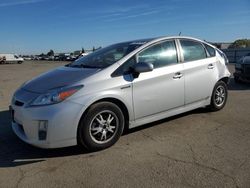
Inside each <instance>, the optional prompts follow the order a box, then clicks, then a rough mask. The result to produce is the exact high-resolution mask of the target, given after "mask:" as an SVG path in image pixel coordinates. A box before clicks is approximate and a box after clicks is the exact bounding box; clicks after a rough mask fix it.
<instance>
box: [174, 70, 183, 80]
mask: <svg viewBox="0 0 250 188" xmlns="http://www.w3.org/2000/svg"><path fill="white" fill-rule="evenodd" d="M182 76H183V74H181V73H180V72H176V73H175V74H174V76H173V79H180V78H181V77H182Z"/></svg>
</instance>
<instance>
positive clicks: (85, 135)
mask: <svg viewBox="0 0 250 188" xmlns="http://www.w3.org/2000/svg"><path fill="white" fill-rule="evenodd" d="M103 110H109V111H112V112H113V113H115V114H116V116H117V118H118V121H119V125H118V130H117V131H116V133H115V135H114V137H113V138H112V139H111V140H110V141H109V142H107V143H104V144H98V143H96V142H95V141H93V139H92V138H91V136H90V134H89V129H90V123H91V122H92V120H93V118H94V117H95V116H96V115H97V114H98V113H99V112H101V111H103ZM124 124H125V120H124V115H123V113H122V111H121V109H120V108H119V107H118V106H117V105H116V104H114V103H111V102H100V103H96V104H93V105H92V106H91V107H90V108H89V109H88V111H87V113H85V114H84V115H83V117H82V119H81V121H80V124H79V127H78V134H77V135H78V136H77V137H78V143H79V144H80V145H82V146H84V147H85V148H86V149H88V150H89V151H98V150H102V149H105V148H108V147H110V146H112V145H114V144H115V143H116V142H117V140H118V139H119V138H120V136H121V135H122V132H123V129H124Z"/></svg>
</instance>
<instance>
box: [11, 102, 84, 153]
mask: <svg viewBox="0 0 250 188" xmlns="http://www.w3.org/2000/svg"><path fill="white" fill-rule="evenodd" d="M82 109H83V105H80V104H76V103H74V102H70V101H63V102H62V103H58V104H54V105H49V106H40V107H20V106H16V105H15V104H12V105H11V115H12V116H13V117H12V129H13V131H14V133H15V134H16V135H17V136H18V137H19V138H20V139H21V140H23V141H24V142H26V143H28V144H31V145H34V146H36V147H40V148H59V147H67V146H72V145H76V144H77V127H78V123H79V120H80V118H81V111H82ZM41 120H42V121H43V120H46V121H48V128H47V137H46V139H45V140H39V134H38V132H39V125H38V124H39V123H38V122H39V121H41Z"/></svg>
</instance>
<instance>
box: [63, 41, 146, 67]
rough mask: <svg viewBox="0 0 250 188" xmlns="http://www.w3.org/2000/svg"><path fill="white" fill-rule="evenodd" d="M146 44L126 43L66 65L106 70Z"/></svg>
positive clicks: (109, 47)
mask: <svg viewBox="0 0 250 188" xmlns="http://www.w3.org/2000/svg"><path fill="white" fill-rule="evenodd" d="M144 43H145V42H125V43H119V44H114V45H111V46H108V47H106V48H102V49H100V50H97V51H95V52H93V53H91V54H89V55H87V56H84V57H82V58H80V59H77V60H76V61H74V62H72V63H70V64H68V65H66V66H68V67H79V68H106V67H108V66H110V65H112V64H114V63H115V62H117V61H119V60H120V59H121V58H123V57H124V56H126V55H127V54H129V53H130V52H132V51H134V50H135V49H136V48H138V47H139V46H141V45H143V44H144Z"/></svg>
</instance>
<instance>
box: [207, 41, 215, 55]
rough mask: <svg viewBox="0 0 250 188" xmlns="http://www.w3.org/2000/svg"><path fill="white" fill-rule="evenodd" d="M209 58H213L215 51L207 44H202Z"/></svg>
mask: <svg viewBox="0 0 250 188" xmlns="http://www.w3.org/2000/svg"><path fill="white" fill-rule="evenodd" d="M204 45H205V47H206V49H207V51H208V54H209V56H210V57H214V56H215V49H214V48H213V47H211V46H209V45H207V44H204Z"/></svg>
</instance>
